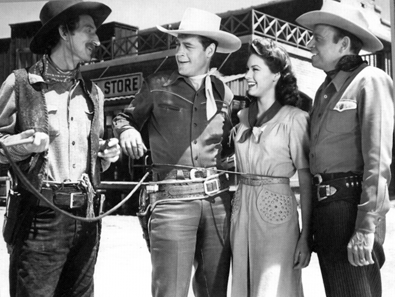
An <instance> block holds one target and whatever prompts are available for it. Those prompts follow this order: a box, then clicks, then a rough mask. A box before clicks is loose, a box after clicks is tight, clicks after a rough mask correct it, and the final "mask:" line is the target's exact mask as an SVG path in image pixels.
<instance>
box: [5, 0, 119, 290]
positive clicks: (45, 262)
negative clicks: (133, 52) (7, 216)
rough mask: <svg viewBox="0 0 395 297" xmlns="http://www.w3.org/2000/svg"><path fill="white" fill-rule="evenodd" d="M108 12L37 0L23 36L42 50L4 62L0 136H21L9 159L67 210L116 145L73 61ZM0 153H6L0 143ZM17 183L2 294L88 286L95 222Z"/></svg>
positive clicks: (86, 211) (86, 191)
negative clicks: (24, 62)
mask: <svg viewBox="0 0 395 297" xmlns="http://www.w3.org/2000/svg"><path fill="white" fill-rule="evenodd" d="M110 12H111V9H110V8H109V7H107V6H106V5H103V4H101V3H98V2H83V1H81V0H67V1H66V0H65V1H50V2H47V3H46V4H45V5H44V6H43V8H42V10H41V13H40V19H41V22H42V27H41V29H40V30H39V31H38V32H37V33H36V35H35V36H34V37H33V40H32V41H31V46H30V49H31V51H32V52H33V53H36V54H43V57H42V59H40V60H39V61H38V62H37V63H36V64H34V65H33V66H32V67H29V68H28V69H27V70H25V69H20V70H16V71H14V72H13V73H12V74H11V75H10V76H9V77H8V78H7V79H6V81H5V82H4V84H3V86H2V88H1V90H0V110H1V112H0V139H1V141H2V142H3V143H5V144H10V143H12V142H14V143H15V142H18V141H19V143H21V142H23V140H25V139H31V141H30V142H29V143H25V144H19V145H15V146H12V147H10V148H9V153H10V155H11V157H12V159H13V160H14V161H16V162H17V164H18V167H19V168H21V170H22V171H24V173H25V175H26V176H27V178H28V179H29V181H30V183H31V184H32V185H33V186H34V187H35V188H36V189H37V190H40V191H41V193H42V195H44V196H45V197H46V198H47V199H48V200H50V202H51V204H53V205H55V206H57V207H58V208H60V209H62V210H63V211H65V212H68V213H71V214H73V215H77V216H91V215H92V212H93V211H94V209H93V203H95V201H94V200H93V201H92V200H91V199H88V198H89V197H92V196H91V195H93V194H94V193H93V191H91V188H90V187H88V185H89V184H90V183H91V184H93V187H94V186H97V185H98V183H99V173H100V170H105V169H107V168H108V166H109V165H110V163H111V162H114V161H116V160H117V159H118V155H119V153H120V148H119V145H118V140H117V139H116V138H113V139H110V140H109V141H107V142H106V141H104V140H103V139H101V137H102V135H103V130H104V125H103V117H104V115H103V100H104V96H103V93H102V92H101V91H100V89H99V88H98V87H97V86H96V85H95V84H92V82H91V81H88V80H84V79H83V78H82V76H81V73H80V70H79V64H80V63H81V62H86V61H90V59H91V56H92V51H93V49H94V47H95V46H97V45H99V44H100V42H99V40H98V37H97V35H96V29H97V27H98V26H100V25H101V24H102V23H103V21H104V20H105V19H106V18H107V16H108V15H109V14H110ZM0 163H3V164H7V163H8V160H7V159H6V158H5V156H4V154H3V151H0ZM83 178H84V179H83ZM81 179H83V181H82V182H81ZM89 180H90V182H89ZM19 186H20V185H19ZM17 191H18V193H19V195H20V201H21V204H20V208H19V209H15V211H17V212H18V218H17V219H18V222H17V223H18V224H15V225H11V224H10V225H8V224H7V225H5V230H6V232H5V234H7V236H5V239H6V241H7V243H8V244H9V245H10V246H11V247H12V249H11V254H10V275H9V277H10V295H11V296H20V297H22V296H23V297H26V296H93V273H94V268H95V263H96V259H97V253H98V248H99V238H100V222H94V223H88V222H81V221H78V220H75V219H73V218H70V217H68V216H66V215H64V214H61V213H60V212H57V211H54V210H53V209H52V208H50V207H49V205H48V204H46V203H45V202H42V201H41V200H38V199H37V198H36V197H35V196H34V195H33V194H32V193H31V192H29V191H28V190H27V189H26V188H25V187H18V189H17ZM17 198H18V195H17V194H16V193H14V194H13V195H12V196H11V197H10V199H11V200H13V199H17ZM94 199H95V198H94ZM13 202H16V200H13ZM10 205H15V203H10ZM10 213H11V212H10ZM7 221H8V220H7Z"/></svg>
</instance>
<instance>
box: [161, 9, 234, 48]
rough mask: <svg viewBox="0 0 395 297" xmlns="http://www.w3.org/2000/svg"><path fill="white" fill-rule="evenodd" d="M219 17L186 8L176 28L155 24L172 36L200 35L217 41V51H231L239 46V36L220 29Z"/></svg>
mask: <svg viewBox="0 0 395 297" xmlns="http://www.w3.org/2000/svg"><path fill="white" fill-rule="evenodd" d="M220 26H221V18H220V17H219V16H217V15H216V14H214V13H210V12H207V11H204V10H200V9H197V8H187V9H186V10H185V12H184V15H183V17H182V20H181V23H180V26H179V27H178V29H177V30H168V29H165V28H163V27H161V26H156V27H157V28H158V29H159V30H160V31H162V32H165V33H168V34H170V35H173V36H176V37H177V36H178V34H191V35H200V36H204V37H207V38H210V39H212V40H215V41H216V42H218V46H217V52H219V53H232V52H235V51H237V50H238V49H239V48H240V47H241V40H240V38H238V37H236V36H235V35H233V34H231V33H228V32H225V31H222V30H220Z"/></svg>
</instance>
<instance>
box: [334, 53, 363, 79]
mask: <svg viewBox="0 0 395 297" xmlns="http://www.w3.org/2000/svg"><path fill="white" fill-rule="evenodd" d="M363 63H367V62H366V61H364V60H362V58H361V56H358V55H347V56H343V57H341V58H340V60H339V62H337V64H336V67H335V69H334V70H331V71H328V72H326V74H327V76H328V77H330V79H333V78H334V77H335V75H336V74H337V73H338V72H339V71H346V72H351V71H354V70H355V69H357V68H358V67H359V66H360V65H361V64H363Z"/></svg>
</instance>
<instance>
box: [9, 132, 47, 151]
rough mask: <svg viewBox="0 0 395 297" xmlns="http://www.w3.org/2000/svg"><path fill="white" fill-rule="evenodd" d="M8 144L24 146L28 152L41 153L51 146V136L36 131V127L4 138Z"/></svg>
mask: <svg viewBox="0 0 395 297" xmlns="http://www.w3.org/2000/svg"><path fill="white" fill-rule="evenodd" d="M3 142H4V144H5V145H6V146H15V147H20V148H22V147H23V150H24V151H25V152H26V153H31V154H32V153H41V152H44V151H46V150H47V149H48V147H49V136H48V134H46V133H43V132H35V131H34V129H29V130H26V131H23V132H21V133H19V134H15V135H11V136H9V137H7V138H5V139H4V140H3Z"/></svg>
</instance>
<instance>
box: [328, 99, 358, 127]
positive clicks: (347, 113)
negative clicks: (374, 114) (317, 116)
mask: <svg viewBox="0 0 395 297" xmlns="http://www.w3.org/2000/svg"><path fill="white" fill-rule="evenodd" d="M357 125H358V115H357V102H356V100H355V99H341V100H339V102H337V103H336V105H335V107H334V108H332V109H331V110H329V112H328V119H327V124H326V128H327V130H328V131H329V132H332V133H338V134H344V133H349V132H352V131H354V130H355V129H356V128H357Z"/></svg>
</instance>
